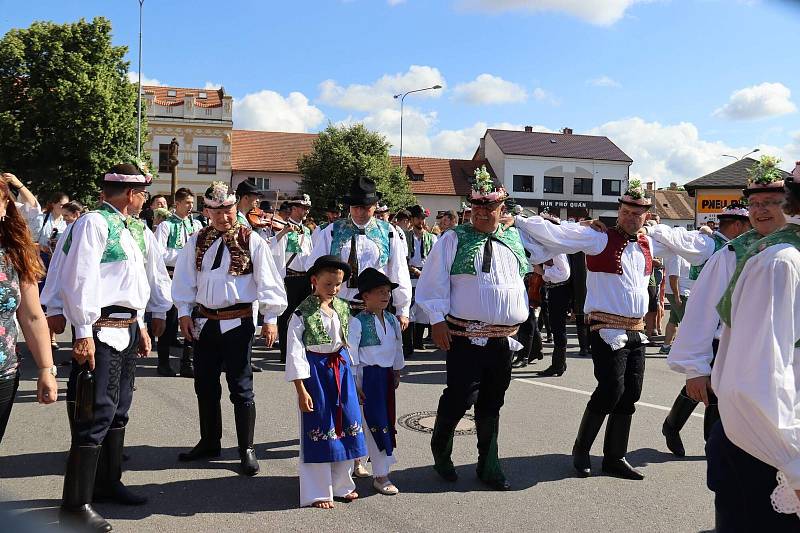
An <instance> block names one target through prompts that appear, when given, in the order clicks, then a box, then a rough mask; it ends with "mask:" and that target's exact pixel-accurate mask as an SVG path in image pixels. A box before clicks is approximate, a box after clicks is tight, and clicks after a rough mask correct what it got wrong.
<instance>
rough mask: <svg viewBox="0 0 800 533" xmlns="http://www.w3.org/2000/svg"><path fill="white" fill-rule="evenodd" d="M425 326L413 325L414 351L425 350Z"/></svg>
mask: <svg viewBox="0 0 800 533" xmlns="http://www.w3.org/2000/svg"><path fill="white" fill-rule="evenodd" d="M424 338H425V324H417V323H416V322H415V323H414V349H415V350H424V349H425V341H424Z"/></svg>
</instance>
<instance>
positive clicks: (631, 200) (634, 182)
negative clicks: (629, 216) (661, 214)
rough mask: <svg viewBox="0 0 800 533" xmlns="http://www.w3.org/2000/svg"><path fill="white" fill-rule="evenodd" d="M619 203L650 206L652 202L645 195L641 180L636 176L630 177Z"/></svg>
mask: <svg viewBox="0 0 800 533" xmlns="http://www.w3.org/2000/svg"><path fill="white" fill-rule="evenodd" d="M619 203H621V204H628V205H633V206H637V207H650V206H651V205H652V203H653V202H652V200H650V198H648V197H647V196H646V195H645V193H644V187H642V181H641V180H640V179H638V178H631V180H630V181H629V182H628V188H627V189H626V190H625V194H623V195H622V197H621V198H620V199H619Z"/></svg>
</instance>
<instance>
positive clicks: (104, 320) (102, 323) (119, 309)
mask: <svg viewBox="0 0 800 533" xmlns="http://www.w3.org/2000/svg"><path fill="white" fill-rule="evenodd" d="M117 313H120V314H121V313H128V314H129V315H131V316H130V317H129V318H115V317H111V316H109V315H112V314H117ZM136 315H137V312H136V309H131V308H130V307H123V306H121V305H109V306H107V307H103V308H102V309H101V310H100V318H98V319H97V320H96V321H95V323H94V324H93V325H92V327H93V328H94V329H100V328H118V329H126V328H128V327H129V326H130V325H131V324H133V323H134V322H136Z"/></svg>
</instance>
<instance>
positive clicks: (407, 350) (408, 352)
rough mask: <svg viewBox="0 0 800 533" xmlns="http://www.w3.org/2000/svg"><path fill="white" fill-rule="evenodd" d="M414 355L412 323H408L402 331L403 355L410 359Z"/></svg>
mask: <svg viewBox="0 0 800 533" xmlns="http://www.w3.org/2000/svg"><path fill="white" fill-rule="evenodd" d="M413 355H414V323H413V322H412V323H410V324H409V325H408V327H407V328H406V329H405V331H403V357H404V358H406V359H410V358H411V357H412V356H413Z"/></svg>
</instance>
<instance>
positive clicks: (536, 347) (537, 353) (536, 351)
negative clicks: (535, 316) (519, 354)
mask: <svg viewBox="0 0 800 533" xmlns="http://www.w3.org/2000/svg"><path fill="white" fill-rule="evenodd" d="M542 359H544V353H542V334H541V332H539V330H536V331H534V332H533V338H532V339H531V354H530V355H529V356H528V363H529V364H531V363H533V362H535V361H539V360H542Z"/></svg>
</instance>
